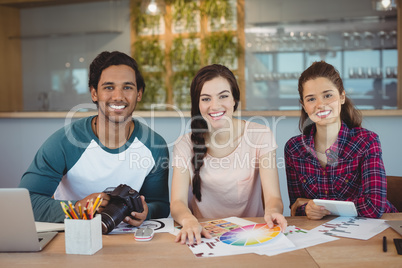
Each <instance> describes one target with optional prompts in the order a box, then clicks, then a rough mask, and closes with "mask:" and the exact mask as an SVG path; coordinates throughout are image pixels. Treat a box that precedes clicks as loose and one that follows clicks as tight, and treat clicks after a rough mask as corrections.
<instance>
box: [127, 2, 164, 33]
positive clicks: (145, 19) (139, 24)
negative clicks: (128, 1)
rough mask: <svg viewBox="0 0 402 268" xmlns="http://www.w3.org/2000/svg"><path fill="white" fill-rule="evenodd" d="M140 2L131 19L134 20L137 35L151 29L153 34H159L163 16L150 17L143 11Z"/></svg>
mask: <svg viewBox="0 0 402 268" xmlns="http://www.w3.org/2000/svg"><path fill="white" fill-rule="evenodd" d="M140 6H141V5H140V2H139V1H136V4H135V5H133V8H132V9H131V17H132V18H133V22H132V27H133V28H134V29H135V32H136V33H137V34H140V33H141V31H143V30H144V29H149V30H150V32H151V34H157V33H158V29H159V22H160V19H161V15H159V14H157V15H148V14H145V13H144V12H142V11H141V7H140Z"/></svg>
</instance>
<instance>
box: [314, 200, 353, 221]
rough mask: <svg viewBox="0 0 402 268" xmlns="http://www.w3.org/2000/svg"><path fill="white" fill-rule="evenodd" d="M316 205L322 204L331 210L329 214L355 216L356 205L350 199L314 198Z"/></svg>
mask: <svg viewBox="0 0 402 268" xmlns="http://www.w3.org/2000/svg"><path fill="white" fill-rule="evenodd" d="M313 201H314V203H315V204H316V205H319V206H324V207H325V208H326V209H327V210H329V211H330V212H331V215H338V216H345V217H351V216H352V217H355V216H357V210H356V206H355V204H354V203H353V202H351V201H338V200H324V199H314V200H313Z"/></svg>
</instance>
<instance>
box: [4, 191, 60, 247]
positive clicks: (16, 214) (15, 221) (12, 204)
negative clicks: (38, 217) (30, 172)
mask: <svg viewBox="0 0 402 268" xmlns="http://www.w3.org/2000/svg"><path fill="white" fill-rule="evenodd" d="M0 215H1V220H0V252H30V251H41V250H42V249H43V248H44V247H45V246H46V245H47V244H48V243H49V242H50V241H51V240H52V239H53V238H54V237H55V236H56V234H57V232H43V233H37V231H36V227H35V220H34V216H33V212H32V205H31V199H30V197H29V192H28V190H27V189H24V188H0Z"/></svg>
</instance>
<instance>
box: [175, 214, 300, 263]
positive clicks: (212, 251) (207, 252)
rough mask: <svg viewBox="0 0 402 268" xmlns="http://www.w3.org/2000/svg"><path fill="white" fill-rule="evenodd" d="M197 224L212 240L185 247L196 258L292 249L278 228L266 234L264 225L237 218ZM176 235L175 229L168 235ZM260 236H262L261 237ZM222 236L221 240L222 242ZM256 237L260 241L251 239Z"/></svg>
mask: <svg viewBox="0 0 402 268" xmlns="http://www.w3.org/2000/svg"><path fill="white" fill-rule="evenodd" d="M201 225H202V226H203V227H204V228H205V229H207V230H208V231H210V233H211V234H212V236H213V238H211V239H206V238H202V241H201V244H199V245H189V244H187V246H188V247H189V249H190V250H191V251H192V252H193V253H194V255H195V256H196V257H218V256H228V255H237V254H245V253H257V252H259V251H260V250H261V251H264V252H270V251H271V250H274V249H275V250H276V249H288V248H292V247H294V245H293V243H292V242H291V241H290V240H289V239H287V238H286V236H285V235H284V234H283V233H281V232H280V228H279V227H276V228H277V230H274V231H270V232H267V230H268V229H269V228H267V227H266V225H265V224H256V223H255V222H252V221H247V220H243V219H240V218H237V217H230V218H225V219H219V220H213V221H208V222H203V223H201ZM240 227H242V228H240ZM252 227H255V228H252ZM273 229H275V228H273ZM259 231H261V232H259ZM178 232H179V229H177V230H176V231H175V232H174V233H172V234H175V235H177V234H178ZM264 235H265V237H263V236H264ZM269 235H271V237H270V238H267V236H269ZM223 237H224V238H225V239H223ZM257 237H259V238H260V239H255V238H257ZM263 241H268V242H263Z"/></svg>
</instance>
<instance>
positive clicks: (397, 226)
mask: <svg viewBox="0 0 402 268" xmlns="http://www.w3.org/2000/svg"><path fill="white" fill-rule="evenodd" d="M385 223H386V224H388V225H389V226H390V227H391V228H392V229H394V230H395V231H396V232H397V233H399V234H400V235H402V221H401V220H397V221H385Z"/></svg>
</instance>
